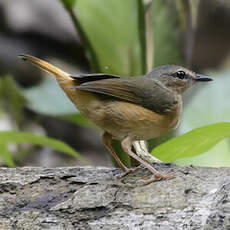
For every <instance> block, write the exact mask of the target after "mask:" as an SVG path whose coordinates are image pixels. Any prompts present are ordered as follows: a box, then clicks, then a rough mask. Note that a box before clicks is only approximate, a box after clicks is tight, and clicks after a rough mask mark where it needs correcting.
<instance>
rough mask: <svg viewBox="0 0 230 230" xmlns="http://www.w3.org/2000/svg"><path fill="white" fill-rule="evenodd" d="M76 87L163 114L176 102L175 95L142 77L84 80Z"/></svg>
mask: <svg viewBox="0 0 230 230" xmlns="http://www.w3.org/2000/svg"><path fill="white" fill-rule="evenodd" d="M76 89H80V90H86V91H90V92H94V93H98V94H103V95H108V96H110V97H114V98H117V99H120V100H125V101H129V102H132V103H134V104H138V105H140V106H142V107H145V108H147V109H150V110H152V111H154V112H157V113H160V114H165V113H168V112H170V111H171V109H172V108H173V107H174V106H175V104H176V96H175V95H174V94H173V93H172V92H171V91H169V90H167V89H166V88H165V87H163V86H162V85H160V84H159V83H157V82H155V81H153V80H149V79H146V78H143V77H121V78H114V79H104V80H97V81H89V82H85V83H83V84H81V85H79V86H76Z"/></svg>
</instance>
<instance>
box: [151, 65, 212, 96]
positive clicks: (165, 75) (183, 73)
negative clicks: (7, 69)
mask: <svg viewBox="0 0 230 230" xmlns="http://www.w3.org/2000/svg"><path fill="white" fill-rule="evenodd" d="M146 77H147V78H151V79H153V80H154V81H158V82H160V83H161V84H163V85H164V86H166V87H167V88H170V89H172V90H175V91H176V92H178V93H183V92H184V91H185V90H186V89H187V88H189V87H190V86H192V85H193V84H194V83H196V82H205V81H212V80H213V79H212V78H209V77H207V76H204V75H201V74H197V73H195V72H193V71H191V70H188V69H186V68H184V67H181V66H177V65H164V66H160V67H157V68H155V69H154V70H153V71H151V72H149V73H148V74H146Z"/></svg>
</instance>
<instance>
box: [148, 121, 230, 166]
mask: <svg viewBox="0 0 230 230" xmlns="http://www.w3.org/2000/svg"><path fill="white" fill-rule="evenodd" d="M227 137H230V123H229V122H223V123H217V124H213V125H208V126H204V127H201V128H197V129H194V130H192V131H190V132H188V133H186V134H183V135H181V136H178V137H176V138H173V139H171V140H169V141H167V142H165V143H163V144H161V145H159V146H157V147H156V148H155V149H154V150H153V151H152V154H153V155H154V156H155V157H157V158H159V159H161V160H163V161H168V162H172V161H175V160H178V159H181V158H187V157H193V156H197V155H200V154H202V153H204V152H206V151H208V150H209V149H211V148H212V147H213V146H215V145H216V144H217V143H218V142H220V141H221V140H223V139H225V138H227Z"/></svg>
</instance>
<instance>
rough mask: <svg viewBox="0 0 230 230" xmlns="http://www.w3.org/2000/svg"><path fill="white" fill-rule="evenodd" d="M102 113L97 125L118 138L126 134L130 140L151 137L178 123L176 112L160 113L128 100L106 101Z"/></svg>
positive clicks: (166, 130)
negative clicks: (102, 115) (102, 116)
mask: <svg viewBox="0 0 230 230" xmlns="http://www.w3.org/2000/svg"><path fill="white" fill-rule="evenodd" d="M104 115H105V116H104V118H103V120H102V121H100V122H99V123H100V124H98V125H99V126H101V127H102V128H103V129H104V130H106V131H107V132H109V133H110V134H112V135H113V136H114V138H116V139H119V140H122V139H124V138H125V137H127V136H129V137H130V138H131V139H132V140H148V139H153V138H156V137H158V136H160V135H162V134H164V133H166V132H168V131H169V130H170V129H172V128H174V127H175V126H176V125H177V123H178V116H177V115H176V114H171V115H170V116H169V115H167V116H166V115H160V114H157V113H155V112H153V111H151V110H148V109H145V108H143V107H141V106H139V105H135V104H132V103H128V102H109V103H107V105H106V106H105V113H104Z"/></svg>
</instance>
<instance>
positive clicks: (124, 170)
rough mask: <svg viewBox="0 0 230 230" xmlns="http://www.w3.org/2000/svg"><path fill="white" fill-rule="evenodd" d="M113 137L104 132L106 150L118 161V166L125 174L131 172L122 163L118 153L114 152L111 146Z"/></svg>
mask: <svg viewBox="0 0 230 230" xmlns="http://www.w3.org/2000/svg"><path fill="white" fill-rule="evenodd" d="M111 140H112V135H111V134H109V133H107V132H104V133H103V136H102V142H103V144H104V145H105V146H106V148H107V149H108V150H109V151H110V153H111V154H112V156H113V158H114V159H115V160H116V162H117V164H118V165H119V167H120V168H121V170H122V171H123V172H125V173H127V172H129V169H128V168H127V167H126V166H125V165H124V164H123V163H122V162H121V160H120V158H119V157H118V156H117V154H116V152H115V151H114V149H113V147H112V145H111Z"/></svg>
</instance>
